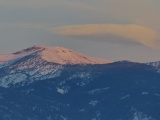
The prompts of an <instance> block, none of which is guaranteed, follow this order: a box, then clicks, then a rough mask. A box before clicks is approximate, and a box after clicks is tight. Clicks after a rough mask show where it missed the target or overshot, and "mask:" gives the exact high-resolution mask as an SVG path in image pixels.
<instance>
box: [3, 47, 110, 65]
mask: <svg viewBox="0 0 160 120" xmlns="http://www.w3.org/2000/svg"><path fill="white" fill-rule="evenodd" d="M31 54H34V55H38V56H39V57H40V58H42V59H43V60H45V61H47V62H52V63H58V64H105V63H110V62H111V61H110V60H106V59H100V58H93V57H89V56H86V55H83V54H81V53H78V52H76V51H73V50H70V49H67V48H64V47H54V46H44V45H38V46H33V47H29V48H27V49H23V50H21V51H18V52H16V53H13V54H9V55H5V56H7V57H6V59H3V60H2V58H3V57H4V55H0V61H7V60H8V61H9V60H12V59H16V58H22V57H24V56H27V55H31Z"/></svg>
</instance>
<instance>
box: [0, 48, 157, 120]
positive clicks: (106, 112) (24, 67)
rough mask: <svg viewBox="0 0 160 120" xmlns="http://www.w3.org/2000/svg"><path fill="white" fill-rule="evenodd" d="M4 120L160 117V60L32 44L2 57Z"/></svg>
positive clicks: (140, 119) (1, 108) (0, 95)
mask: <svg viewBox="0 0 160 120" xmlns="http://www.w3.org/2000/svg"><path fill="white" fill-rule="evenodd" d="M0 91H1V92H0V120H160V62H150V63H135V62H130V61H118V62H112V61H111V60H105V59H99V58H93V57H88V56H86V55H83V54H80V53H78V52H75V51H73V50H69V49H66V48H62V47H48V46H33V47H30V48H27V49H24V50H22V51H19V52H16V53H13V54H7V55H6V54H3V55H0Z"/></svg>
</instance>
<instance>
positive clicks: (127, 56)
mask: <svg viewBox="0 0 160 120" xmlns="http://www.w3.org/2000/svg"><path fill="white" fill-rule="evenodd" d="M159 5H160V0H0V54H7V53H13V52H16V51H18V50H21V49H24V48H27V47H31V46H33V45H49V46H62V47H66V48H70V49H73V50H75V51H78V52H81V53H83V54H86V55H89V56H93V57H101V58H107V59H110V60H113V61H119V60H130V61H135V62H150V61H160V14H159V13H160V7H159Z"/></svg>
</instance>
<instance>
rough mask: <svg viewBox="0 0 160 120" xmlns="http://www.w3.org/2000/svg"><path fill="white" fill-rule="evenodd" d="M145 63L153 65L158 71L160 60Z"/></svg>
mask: <svg viewBox="0 0 160 120" xmlns="http://www.w3.org/2000/svg"><path fill="white" fill-rule="evenodd" d="M146 64H147V65H150V66H153V67H154V68H155V69H156V70H157V72H159V73H160V61H157V62H149V63H146Z"/></svg>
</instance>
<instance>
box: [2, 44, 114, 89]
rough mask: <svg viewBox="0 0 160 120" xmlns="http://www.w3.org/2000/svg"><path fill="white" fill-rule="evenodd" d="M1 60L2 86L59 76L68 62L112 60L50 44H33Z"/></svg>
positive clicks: (91, 62)
mask: <svg viewBox="0 0 160 120" xmlns="http://www.w3.org/2000/svg"><path fill="white" fill-rule="evenodd" d="M0 61H1V62H0V70H1V71H5V74H3V73H2V72H1V73H0V79H1V81H0V86H1V87H9V86H14V85H16V84H19V83H23V84H26V83H27V84H29V83H32V82H33V81H36V80H45V79H50V78H55V77H58V76H60V75H61V71H62V70H63V68H64V66H65V65H67V64H69V65H71V64H103V63H109V62H111V61H109V60H104V59H98V58H92V57H88V56H86V55H82V54H80V53H77V52H75V51H72V50H69V49H66V48H62V47H49V46H33V47H30V48H27V49H24V50H22V51H19V52H16V53H12V54H7V55H0ZM81 74H82V73H79V75H81ZM86 74H87V73H86ZM79 75H77V76H79ZM26 80H27V81H26ZM21 85H22V84H21Z"/></svg>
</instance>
